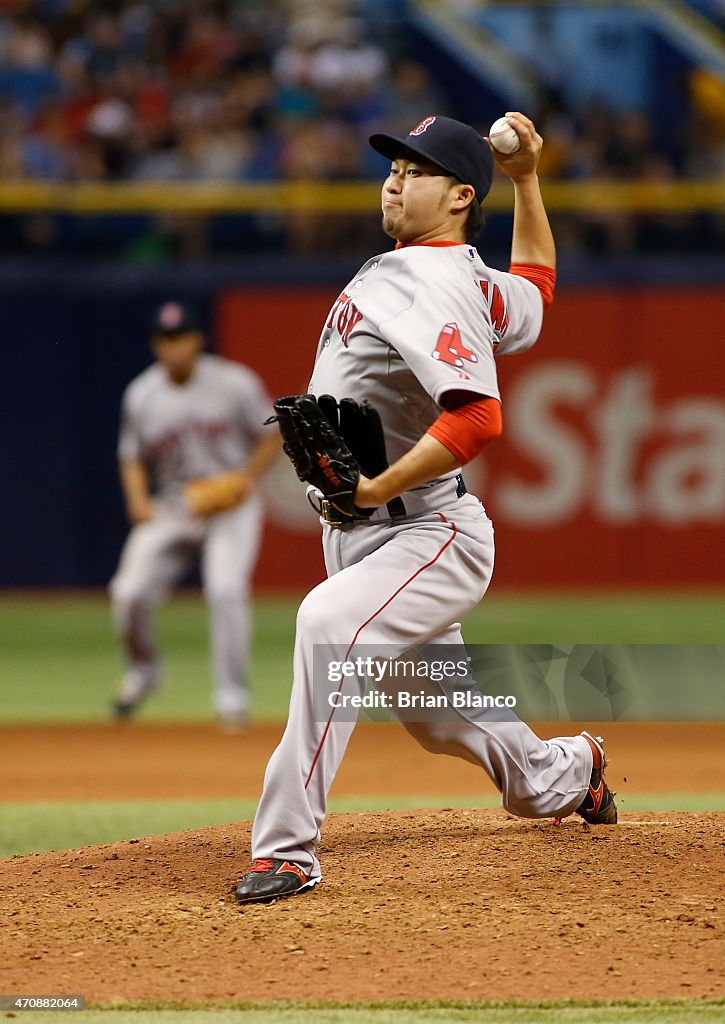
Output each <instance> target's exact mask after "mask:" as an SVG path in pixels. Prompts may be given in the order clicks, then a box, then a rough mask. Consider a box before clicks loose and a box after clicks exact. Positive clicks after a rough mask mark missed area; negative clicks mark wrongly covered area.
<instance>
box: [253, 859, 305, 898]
mask: <svg viewBox="0 0 725 1024" xmlns="http://www.w3.org/2000/svg"><path fill="white" fill-rule="evenodd" d="M321 881H322V876H321V875H318V876H317V878H310V876H309V875H308V874H306V873H305V872H304V871H303V870H302V868H301V867H300V866H299V864H291V863H290V862H289V861H288V860H271V859H269V858H267V859H263V860H253V861H252V869H251V871H250V872H249V874H248V875H245V876H244V878H243V879H242V880H241V882H240V883H239V885H238V886H237V899H238V900H239V902H240V903H269V902H270V900H276V899H279V898H280V896H298V895H299V894H300V893H301V892H306V891H307V890H308V889H311V888H312V887H313V886H315V885H317V884H318V882H321Z"/></svg>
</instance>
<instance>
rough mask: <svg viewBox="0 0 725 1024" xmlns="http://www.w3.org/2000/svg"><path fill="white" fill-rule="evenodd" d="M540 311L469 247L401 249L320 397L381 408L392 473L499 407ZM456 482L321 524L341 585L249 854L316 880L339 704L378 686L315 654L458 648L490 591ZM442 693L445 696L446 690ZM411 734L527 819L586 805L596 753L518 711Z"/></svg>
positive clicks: (334, 352)
mask: <svg viewBox="0 0 725 1024" xmlns="http://www.w3.org/2000/svg"><path fill="white" fill-rule="evenodd" d="M542 312H543V304H542V299H541V295H540V293H539V291H538V289H537V288H536V287H535V286H534V285H533V284H531V283H530V282H529V281H527V280H525V279H523V278H520V277H517V276H513V275H510V274H506V273H501V272H499V271H496V270H492V269H491V268H490V267H487V266H486V265H485V264H484V263H483V261H482V260H481V258H480V256H479V255H478V252H477V251H476V250H475V249H473V248H472V247H471V246H468V245H462V244H450V245H448V244H438V245H435V244H434V245H416V246H410V247H406V248H399V249H397V250H395V251H394V252H390V253H386V254H384V255H382V256H376V257H375V258H374V259H372V260H369V261H368V262H367V263H366V264H365V265H364V266H363V267H362V268H361V269H360V271H359V273H358V274H356V275H355V277H354V278H353V279H352V281H351V282H350V283H349V284H348V286H347V287H346V288H345V290H344V291H343V292H342V294H341V295H340V296H339V298H338V299H337V301H336V303H335V304H334V306H333V308H332V310H331V311H330V314H329V316H328V318H327V320H326V322H325V326H324V328H323V331H322V334H321V336H320V341H319V345H318V349H317V358H316V361H315V366H314V370H313V373H312V378H311V381H310V391H311V392H312V393H313V394H315V395H320V394H331V395H333V396H334V397H335V398H337V399H338V400H339V399H341V398H343V397H351V398H355V399H357V400H358V401H361V400H363V399H367V400H368V401H370V402H371V403H372V404H373V405H374V406H375V407H376V408H377V410H378V411H379V413H380V416H381V419H382V422H383V427H384V431H385V442H386V448H387V454H388V459H389V461H390V462H391V463H392V462H393V461H395V460H396V459H398V458H399V457H400V456H402V455H404V454H405V453H406V452H407V451H409V450H410V449H411V448H412V447H413V445H414V444H415V443H416V442H417V441H418V440H419V439H420V438H421V436H422V435H423V434H424V433H425V432H426V430H427V429H428V427H429V426H430V425H431V424H432V423H433V422H434V421H435V420H436V419H437V417H438V416H439V415H440V412H441V406H440V401H441V398H442V396H443V395H444V394H445V392H446V391H450V390H465V391H470V392H473V393H474V394H476V395H481V396H492V397H495V398H498V397H499V390H498V382H497V378H496V366H495V361H494V356H495V354H496V353H504V352H519V351H523V350H524V349H526V348H528V347H529V346H531V345H532V344H533V343H534V342H535V341H536V338H537V336H538V334H539V331H540V328H541V323H542ZM455 476H456V472H455V471H453V472H452V473H450V474H448V475H446V476H444V477H441V478H439V479H438V480H435V481H432V482H431V483H428V484H425V485H423V486H422V487H419V488H415V489H414V490H411V491H408V492H406V493H405V494H404V495H403V500H404V504H405V509H406V513H407V515H406V517H405V518H402V519H397V520H395V519H390V518H389V516H388V512H387V510H386V509H378V510H377V511H376V513H375V514H374V515H373V516H372V517H371V518H370V519H368V520H366V521H364V522H362V523H356V524H352V525H346V526H343V527H341V528H335V527H332V526H329V525H325V526H324V527H323V548H324V553H325V564H326V567H327V571H328V577H329V578H328V579H327V580H325V581H324V582H323V583H321V584H320V585H319V586H317V587H315V589H314V590H312V591H311V592H310V593H309V594H308V595H307V597H306V598H305V600H304V601H303V602H302V605H301V607H300V610H299V613H298V617H297V637H296V642H295V654H294V683H293V690H292V698H291V702H290V715H289V722H288V725H287V729H286V730H285V733H284V736H283V738H282V741H281V743H280V745H279V747H278V748H277V750H276V751H275V752H274V754H273V755H272V758H271V760H270V762H269V765H268V767H267V772H266V774H265V780H264V790H263V793H262V798H261V801H260V804H259V808H258V810H257V815H256V818H255V822H254V828H253V832H252V855H253V857H255V858H259V859H265V858H274V859H277V858H279V859H282V860H286V861H290V862H292V863H295V864H298V865H300V866H301V867H302V868H303V869H304V870H305V872H307V873H308V874H309V875H310V876H311V877H313V878H314V877H319V875H320V864H319V861H318V859H317V852H316V851H317V844H318V842H319V838H320V828H321V826H322V822H323V820H324V817H325V813H326V806H327V794H328V792H329V789H330V786H331V784H332V781H333V779H334V776H335V773H336V771H337V768H338V766H339V764H340V761H341V759H342V756H343V754H344V751H345V748H346V745H347V742H348V739H349V737H350V734H351V732H352V730H353V728H354V724H355V723H354V713H351V712H350V705H349V704H348V705H347V712H346V714H345V715H344V716H343V715H340V714H337V716H336V707H337V706H338V705H337V704H336V703H334V702H333V701H331V700H330V698H331V697H334V698H336V699H337V698H338V697H339V698H342V697H348V696H352V697H355V696H361V695H362V694H363V693H364V691H365V686H366V680H365V679H364V678H362V677H360V676H358V675H350V676H347V677H343V679H342V681H341V682H340V683H339V684H338V683H336V682H335V681H334V680H333V681H330V679H329V676H326V675H325V674H324V673H320V670H319V663H316V662H315V650H317V651H318V652H319V651H322V652H323V654H324V651H335V652H341V657H342V659H344V660H347V659H351V660H352V659H354V658H355V654H356V651H357V650H359V649H360V647H364V650H365V652H366V653H367V654H370V653H371V648H372V649H375V650H379V651H380V654H381V656H382V657H384V658H397V657H399V656H400V655H402V654H405V653H406V652H409V651H411V650H412V651H415V649H416V648H417V647H419V645H422V644H446V645H448V644H461V643H462V637H461V633H460V625H459V621H457V620H459V619H460V618H461V617H462V616H463V615H465V614H466V613H467V612H469V611H470V610H471V608H473V607H474V606H475V605H476V604H477V603H478V602H479V601H480V600H481V598H482V597H483V595H484V594H485V592H486V589H487V587H488V584H489V582H490V580H491V575H492V572H493V560H494V542H493V527H492V524H491V522H490V520H489V518H488V516H487V515H486V513H485V511H484V509H483V507H482V505H481V503H480V501H478V499H477V498H475V497H473V496H472V495H471V494H466V493H465V492H464V489H463V488H462V487H460V486H459V485H458V484H457V483H456V481H455V479H454V478H455ZM320 645H322V646H320ZM431 685H432V686H435V685H438V687H439V691H441V692H443V693H445V692H446V686H447V684H446V682H445V681H444V682H442V683H440V684H434V683H432V682H431ZM320 707H323V708H327V707H329V708H330V710H329V712H327V713H324V714H320V713H319V711H318V709H319V708H320ZM393 713H395V711H394V709H393ZM403 724H404V725H405V727H406V728H407V729H408V730H409V731H410V732H411V734H412V735H413V736H414V737H415V738H416V739H417V740H418V741H419V742H420V743H422V744H423V746H425V747H426V749H428V750H431V751H434V752H438V753H449V754H454V755H456V756H459V757H464V758H466V759H467V760H469V761H472V762H474V763H476V764H479V765H480V766H481V767H482V768H483V769H484V770H485V771H486V772H487V773H488V775H489V776H490V777H491V779H492V780H493V781H494V783H495V784H496V786H497V787H498V788H499V790H500V791H501V793H502V800H503V803H504V805H505V806H506V807H508V808H509V809H511V810H512V811H514V812H515V813H516V814H520V815H524V816H528V817H543V816H546V815H553V814H559V815H563V814H566V813H570V812H571V811H572V810H574V809H575V808H576V807H577V806H578V805H579V804H580V803H581V801H582V799H583V798H584V794H585V792H586V789H587V784H588V781H589V778H590V773H591V768H592V755H591V750H590V747H589V745H588V743H587V741H586V740H585V739H584V738H583V737H581V736H573V737H557V738H555V739H552V740H549V741H544V740H541V739H539V737H538V736H536V735H535V733H533V732H532V730H531V729H529V727H528V726H527V725H525V724H524V723H523V722H521V721H520V720H519V719H517V718H516V717H515V715H513V713H511V714H510V715H509V716H507V718H506V720H505V721H504V720H502V718H501V716H500V715H498V716H497V717H496V718H495V719H493V720H488V719H487V717H486V715H485V714H471V713H469V712H468V711H466V710H465V709H464V710H462V711H461V712H460V714H459V715H458V716H457V717H455V719H454V720H450V719H449V720H447V721H445V722H436V721H421V722H412V721H406V722H404V723H403Z"/></svg>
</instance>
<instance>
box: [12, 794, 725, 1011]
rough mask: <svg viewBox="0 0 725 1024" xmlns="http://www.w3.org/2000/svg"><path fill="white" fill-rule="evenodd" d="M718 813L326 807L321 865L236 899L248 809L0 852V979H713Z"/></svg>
mask: <svg viewBox="0 0 725 1024" xmlns="http://www.w3.org/2000/svg"><path fill="white" fill-rule="evenodd" d="M724 842H725V814H702V815H696V814H667V815H656V814H641V815H635V814H625V815H623V820H622V822H621V824H620V825H619V826H618V827H616V828H601V827H600V828H598V829H591V830H587V829H586V827H585V826H583V824H582V823H581V822H580V821H579V819H575V818H570V819H567V821H565V822H564V824H563V825H562V826H560V827H558V828H557V827H555V826H554V825H553V824H552V823H551V822H548V821H546V822H536V823H535V822H527V821H521V820H516V819H513V818H510V817H508V816H507V815H506V814H505V813H503V812H501V811H482V810H471V811H460V810H455V811H452V810H442V811H416V812H410V811H400V812H394V813H387V814H345V815H333V816H332V817H331V818H330V820H329V821H328V823H327V825H326V828H325V843H324V850H323V869H324V873H325V882H324V884H323V885H321V886H319V887H318V888H317V889H315V890H313V891H312V892H311V893H309V894H307V895H303V896H300V897H295V898H291V899H287V900H279V901H277V902H276V903H274V904H271V905H269V906H248V907H246V908H243V909H242V908H240V907H239V906H238V905H237V904H236V903H235V902H234V899H233V894H232V890H233V886H234V884H235V883H236V881H237V879H238V877H239V875H240V874H241V873H242V872H243V869H244V867H245V864H246V858H247V851H248V849H249V826H248V825H246V824H245V825H226V826H218V827H216V828H209V829H203V830H200V831H195V832H184V833H179V834H175V835H168V836H160V837H157V838H153V839H142V840H140V841H132V842H124V843H114V844H111V845H107V846H98V847H90V848H87V849H85V850H79V851H70V852H69V851H65V852H60V853H51V854H35V855H33V856H30V857H22V858H20V857H18V858H13V859H12V860H8V861H3V862H2V863H0V889H1V890H2V891H3V901H2V907H3V909H2V910H1V911H0V921H1V922H2V923H1V927H0V943H1V944H2V946H3V950H2V954H1V956H2V963H3V968H2V975H3V984H4V988H5V990H6V991H8V992H13V991H15V992H36V993H55V994H71V993H73V994H83V995H85V997H86V998H87V999H89V1000H97V1001H104V1002H106V1001H116V1000H124V1001H125V1000H150V999H154V1000H169V999H176V1000H182V999H183V1000H189V1001H190V1002H195V1001H200V1000H267V999H296V1000H311V999H330V1000H380V999H433V998H439V999H440V998H449V999H450V998H458V999H508V998H520V999H542V998H549V999H551V998H559V997H564V998H573V999H584V1000H592V999H615V998H625V997H644V998H647V997H671V996H703V997H710V998H714V997H718V996H722V995H723V994H724V988H723V978H722V972H721V965H722V963H723V961H724V960H725V948H724V947H723V927H722V926H723V920H722V916H721V913H722V911H721V904H720V903H719V896H720V894H721V893H722V891H723V887H724V886H723V878H722V874H723V856H722V850H723V843H724Z"/></svg>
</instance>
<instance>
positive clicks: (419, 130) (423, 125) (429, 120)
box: [410, 117, 435, 135]
mask: <svg viewBox="0 0 725 1024" xmlns="http://www.w3.org/2000/svg"><path fill="white" fill-rule="evenodd" d="M434 122H435V117H426V118H424V119H423V120H422V121H421V122H420V124H419V125H418V126H417V127H416V128H414V129H413V131H412V132H410V134H411V135H422V134H423V132H425V131H428V129H429V128H430V126H431V125H432V124H433V123H434Z"/></svg>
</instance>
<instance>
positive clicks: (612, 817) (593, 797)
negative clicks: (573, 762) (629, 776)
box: [576, 732, 617, 825]
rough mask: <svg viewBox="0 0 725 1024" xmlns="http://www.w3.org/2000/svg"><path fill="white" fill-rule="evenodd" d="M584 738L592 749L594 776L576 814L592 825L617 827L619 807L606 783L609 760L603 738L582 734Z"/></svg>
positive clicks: (586, 733)
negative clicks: (605, 752)
mask: <svg viewBox="0 0 725 1024" xmlns="http://www.w3.org/2000/svg"><path fill="white" fill-rule="evenodd" d="M582 736H583V737H584V739H585V740H586V741H587V743H588V744H589V746H590V747H591V748H592V757H593V763H592V776H591V778H590V780H589V789H588V790H587V795H586V796H585V797H584V799H583V800H582V802H581V803H580V804H579V806H578V807H577V809H576V813H577V814H578V815H579V816H580V817H582V818H583V819H584V821H586V822H588V823H589V824H590V825H616V824H617V805H616V804H615V802H614V794H613V793H612V791H611V789H610V788H609V786H607V784H606V782H605V781H604V769H605V768H606V767H607V759H606V757H605V755H604V747H603V746H602V743H603V740H602V738H601V736H597V737H594V736H590V735H589V733H588V732H582Z"/></svg>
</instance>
